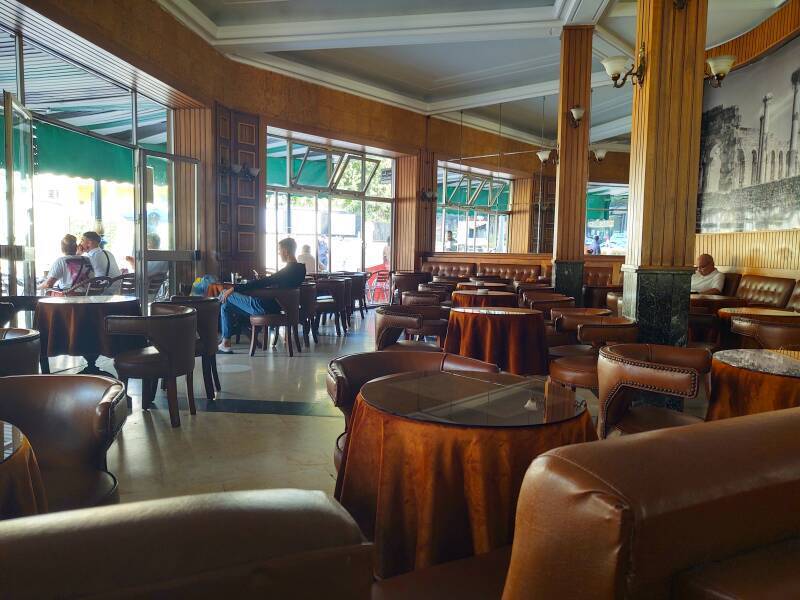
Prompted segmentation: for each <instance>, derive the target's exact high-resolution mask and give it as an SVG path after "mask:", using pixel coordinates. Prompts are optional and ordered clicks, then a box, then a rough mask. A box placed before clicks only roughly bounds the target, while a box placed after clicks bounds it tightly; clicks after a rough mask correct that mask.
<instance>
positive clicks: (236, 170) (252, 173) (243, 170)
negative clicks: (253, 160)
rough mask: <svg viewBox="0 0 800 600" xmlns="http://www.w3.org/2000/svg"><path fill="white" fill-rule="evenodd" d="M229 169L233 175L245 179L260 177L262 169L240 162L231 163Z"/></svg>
mask: <svg viewBox="0 0 800 600" xmlns="http://www.w3.org/2000/svg"><path fill="white" fill-rule="evenodd" d="M224 168H225V166H224V165H222V169H223V170H224ZM229 170H230V172H231V173H232V174H233V175H237V176H239V177H244V178H245V179H255V178H256V177H258V174H259V173H261V169H260V168H259V167H248V166H247V163H245V164H243V165H240V164H239V163H231V166H230V169H229Z"/></svg>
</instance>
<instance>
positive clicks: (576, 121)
mask: <svg viewBox="0 0 800 600" xmlns="http://www.w3.org/2000/svg"><path fill="white" fill-rule="evenodd" d="M585 112H586V109H585V108H583V107H582V106H573V107H572V108H570V109H569V113H568V114H569V123H570V125H572V126H573V127H578V125H580V124H581V121H582V120H583V115H584V113H585Z"/></svg>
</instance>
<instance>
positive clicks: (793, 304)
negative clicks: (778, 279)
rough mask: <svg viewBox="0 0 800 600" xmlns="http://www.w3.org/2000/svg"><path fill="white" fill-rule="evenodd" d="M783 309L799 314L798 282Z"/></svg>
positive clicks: (799, 292) (799, 295)
mask: <svg viewBox="0 0 800 600" xmlns="http://www.w3.org/2000/svg"><path fill="white" fill-rule="evenodd" d="M784 308H786V310H793V311H795V312H800V281H798V282H797V283H796V284H795V286H794V290H792V295H791V296H789V301H788V302H787V303H786V306H785V307H784Z"/></svg>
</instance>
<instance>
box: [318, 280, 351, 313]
mask: <svg viewBox="0 0 800 600" xmlns="http://www.w3.org/2000/svg"><path fill="white" fill-rule="evenodd" d="M319 296H331V297H332V298H333V303H334V306H333V307H331V308H332V309H333V310H334V311H335V312H342V311H343V310H345V309H347V297H346V295H345V284H344V280H342V279H328V278H326V279H317V297H319Z"/></svg>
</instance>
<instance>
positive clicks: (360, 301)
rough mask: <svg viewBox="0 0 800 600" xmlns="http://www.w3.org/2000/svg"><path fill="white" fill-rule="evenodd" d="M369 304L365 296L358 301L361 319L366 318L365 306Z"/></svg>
mask: <svg viewBox="0 0 800 600" xmlns="http://www.w3.org/2000/svg"><path fill="white" fill-rule="evenodd" d="M366 303H367V301H366V298H364V297H363V296H362V297H361V298H359V299H358V312H359V313H361V318H362V319H363V318H364V305H365V304H366Z"/></svg>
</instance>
